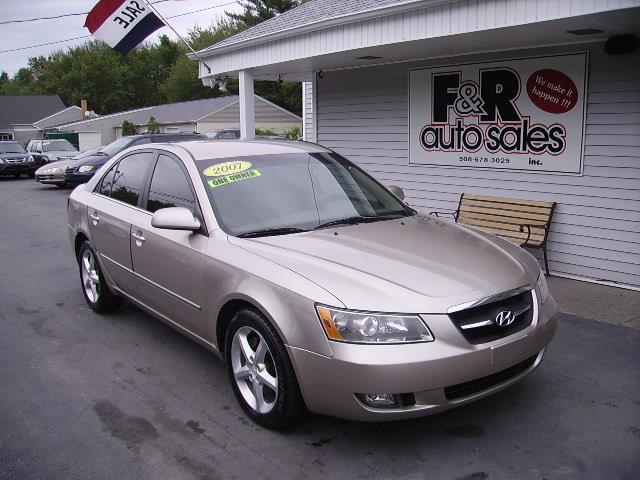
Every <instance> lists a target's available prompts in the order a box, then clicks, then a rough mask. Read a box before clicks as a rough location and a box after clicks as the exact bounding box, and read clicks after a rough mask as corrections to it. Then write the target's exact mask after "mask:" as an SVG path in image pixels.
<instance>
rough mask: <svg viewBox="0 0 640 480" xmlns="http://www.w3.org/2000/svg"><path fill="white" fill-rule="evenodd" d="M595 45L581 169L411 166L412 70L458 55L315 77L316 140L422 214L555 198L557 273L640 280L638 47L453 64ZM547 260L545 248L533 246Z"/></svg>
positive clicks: (552, 251) (552, 256) (551, 246)
mask: <svg viewBox="0 0 640 480" xmlns="http://www.w3.org/2000/svg"><path fill="white" fill-rule="evenodd" d="M586 50H589V51H590V60H589V71H588V78H587V82H588V84H587V91H588V93H587V115H586V127H585V131H586V133H585V142H584V162H583V163H584V171H583V174H582V175H555V174H541V173H531V172H526V173H525V172H517V171H497V170H480V169H467V168H460V167H434V166H426V165H409V158H408V130H409V127H408V116H409V114H408V71H407V70H408V68H414V67H429V66H438V65H448V64H451V63H452V61H451V59H437V60H430V61H420V62H412V63H398V64H391V65H386V66H379V67H367V68H360V69H352V70H347V71H345V70H341V71H326V72H324V78H322V79H317V84H316V88H317V91H316V102H317V116H316V120H317V127H316V128H317V136H318V142H319V143H320V144H322V145H325V146H327V147H330V148H333V149H335V150H336V151H338V152H339V153H341V154H343V155H345V156H346V157H348V158H350V159H351V160H353V161H355V162H356V163H358V164H359V165H361V166H363V167H364V168H366V169H367V170H368V171H369V172H371V173H372V174H373V175H374V176H376V177H377V178H378V179H379V180H380V181H381V182H383V183H384V184H386V185H391V184H394V185H398V186H400V187H402V188H403V189H404V190H405V192H406V194H407V200H408V202H409V203H410V204H411V205H412V206H414V207H415V208H417V209H418V210H420V211H423V212H429V211H431V210H446V211H454V210H455V209H456V206H457V203H458V200H459V197H460V194H461V193H463V192H470V193H477V194H485V195H491V194H493V195H495V194H496V192H499V193H500V195H501V196H509V197H516V198H527V199H533V200H547V201H555V202H558V207H557V210H556V213H555V215H554V219H553V224H552V227H551V232H550V235H549V243H548V251H549V262H550V268H551V270H552V271H553V272H556V273H559V274H565V275H574V276H579V277H586V278H591V279H598V280H605V281H611V282H618V283H621V284H626V285H632V286H635V287H638V286H640V52H636V53H634V54H631V55H623V56H616V57H614V56H607V55H605V54H604V53H603V51H602V44H585V45H581V46H573V47H559V48H558V47H556V48H546V49H537V50H529V51H519V52H504V53H492V54H490V55H486V54H485V55H474V56H468V57H456V58H455V60H454V63H466V62H477V61H489V60H500V59H509V58H518V57H525V56H531V55H549V54H554V53H567V52H578V51H586ZM532 253H534V254H535V255H537V256H538V257H540V255H539V253H538V251H535V250H534V251H532Z"/></svg>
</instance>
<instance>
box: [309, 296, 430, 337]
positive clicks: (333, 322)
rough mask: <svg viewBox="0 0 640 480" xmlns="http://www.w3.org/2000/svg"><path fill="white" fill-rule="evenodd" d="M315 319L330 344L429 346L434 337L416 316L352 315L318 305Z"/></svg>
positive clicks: (347, 311)
mask: <svg viewBox="0 0 640 480" xmlns="http://www.w3.org/2000/svg"><path fill="white" fill-rule="evenodd" d="M316 310H317V312H318V317H320V321H321V323H322V326H323V328H324V331H325V332H326V334H327V337H329V339H330V340H335V341H337V342H348V343H377V344H380V343H413V342H432V341H433V335H432V334H431V331H429V329H428V328H427V326H426V325H425V324H424V322H423V321H422V319H421V318H420V317H418V316H417V315H386V314H380V313H366V312H352V311H349V310H339V309H337V308H330V307H324V306H321V305H318V306H317V307H316Z"/></svg>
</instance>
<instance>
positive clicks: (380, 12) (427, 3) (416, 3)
mask: <svg viewBox="0 0 640 480" xmlns="http://www.w3.org/2000/svg"><path fill="white" fill-rule="evenodd" d="M452 2H453V0H405V1H404V2H402V3H396V4H393V5H385V6H382V7H378V8H374V9H372V10H364V11H361V12H356V13H347V14H344V15H340V16H338V17H333V18H329V19H327V20H318V21H315V22H310V23H306V24H304V25H300V26H298V27H294V28H290V29H286V30H279V31H277V32H272V33H267V34H263V35H259V36H257V37H252V38H249V39H246V40H238V41H235V42H232V43H229V44H226V45H222V46H220V47H216V44H213V45H211V46H209V47H207V48H203V49H202V50H198V52H197V54H198V55H202V56H204V55H208V54H218V53H224V52H229V51H233V50H238V49H240V48H244V47H250V46H253V45H255V44H261V43H264V42H266V41H273V40H278V39H280V38H285V37H289V36H293V35H299V34H302V33H308V32H312V31H315V30H321V29H323V28H328V27H332V26H335V25H342V24H346V23H352V22H356V21H361V20H368V19H370V18H375V17H382V16H386V15H392V14H394V13H400V12H404V11H407V10H413V9H416V8H421V7H431V6H436V5H443V4H446V3H452ZM267 21H269V20H267ZM187 56H188V57H189V58H190V59H191V60H197V56H196V55H195V54H193V53H188V54H187Z"/></svg>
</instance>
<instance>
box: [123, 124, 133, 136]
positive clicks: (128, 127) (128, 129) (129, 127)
mask: <svg viewBox="0 0 640 480" xmlns="http://www.w3.org/2000/svg"><path fill="white" fill-rule="evenodd" d="M135 134H136V126H135V125H134V124H133V123H131V122H130V121H129V120H125V121H124V122H122V136H123V137H128V136H129V135H135Z"/></svg>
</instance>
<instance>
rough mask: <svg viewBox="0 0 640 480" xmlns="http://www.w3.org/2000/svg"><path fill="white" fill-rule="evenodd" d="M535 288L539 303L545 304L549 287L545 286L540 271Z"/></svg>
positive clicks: (545, 282) (545, 281)
mask: <svg viewBox="0 0 640 480" xmlns="http://www.w3.org/2000/svg"><path fill="white" fill-rule="evenodd" d="M536 288H537V290H538V293H539V294H540V303H544V302H546V301H547V298H549V285H547V278H546V277H545V276H544V272H543V271H542V269H540V274H539V275H538V281H537V282H536Z"/></svg>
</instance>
